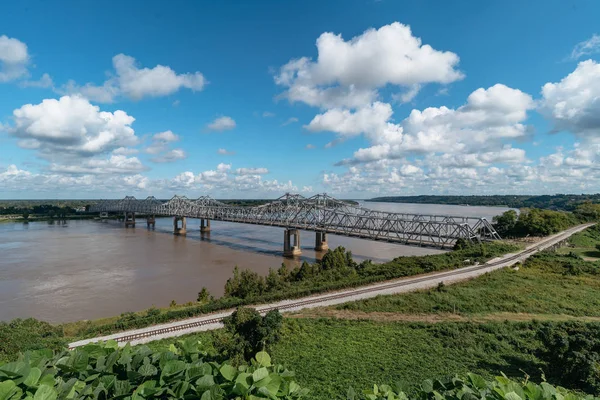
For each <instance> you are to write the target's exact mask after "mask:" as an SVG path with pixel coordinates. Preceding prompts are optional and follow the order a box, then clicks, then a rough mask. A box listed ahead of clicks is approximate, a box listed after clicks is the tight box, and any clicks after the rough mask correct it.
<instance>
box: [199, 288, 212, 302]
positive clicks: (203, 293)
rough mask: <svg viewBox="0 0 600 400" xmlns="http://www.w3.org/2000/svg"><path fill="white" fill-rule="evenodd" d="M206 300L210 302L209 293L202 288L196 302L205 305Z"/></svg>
mask: <svg viewBox="0 0 600 400" xmlns="http://www.w3.org/2000/svg"><path fill="white" fill-rule="evenodd" d="M208 300H210V293H209V292H208V289H207V288H205V287H202V290H200V291H199V292H198V298H197V299H196V301H197V302H199V303H206V302H207V301H208Z"/></svg>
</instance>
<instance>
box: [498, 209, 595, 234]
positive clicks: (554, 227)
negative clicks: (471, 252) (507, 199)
mask: <svg viewBox="0 0 600 400" xmlns="http://www.w3.org/2000/svg"><path fill="white" fill-rule="evenodd" d="M582 222H584V221H582V220H581V219H580V218H578V216H577V214H573V213H567V212H563V211H551V210H541V209H539V208H531V209H528V208H526V209H523V210H521V213H519V214H517V212H516V211H514V210H508V211H506V212H505V213H503V214H502V215H498V216H495V217H494V219H493V225H494V228H495V229H496V231H497V232H498V234H499V235H500V236H502V237H505V238H506V237H525V236H549V235H553V234H555V233H558V232H560V231H563V230H565V229H568V228H570V227H572V226H575V225H577V224H580V223H582Z"/></svg>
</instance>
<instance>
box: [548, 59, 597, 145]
mask: <svg viewBox="0 0 600 400" xmlns="http://www.w3.org/2000/svg"><path fill="white" fill-rule="evenodd" d="M539 110H540V112H541V113H542V114H543V115H544V116H545V117H546V118H548V119H549V120H550V121H551V122H552V123H553V124H554V129H555V130H556V131H562V130H564V131H570V132H572V133H574V134H576V135H577V136H579V137H581V138H584V139H588V140H600V64H598V63H597V62H595V61H592V60H587V61H583V62H580V63H579V65H577V68H576V69H575V70H574V71H573V72H571V73H570V74H569V75H568V76H566V77H565V78H563V79H562V80H561V81H560V82H555V83H552V82H549V83H546V84H545V85H544V86H543V87H542V99H541V100H540V108H539Z"/></svg>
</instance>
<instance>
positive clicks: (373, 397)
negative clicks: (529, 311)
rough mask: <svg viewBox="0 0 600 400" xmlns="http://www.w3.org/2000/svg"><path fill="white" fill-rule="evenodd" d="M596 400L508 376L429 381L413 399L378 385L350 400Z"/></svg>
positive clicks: (350, 396) (353, 394)
mask: <svg viewBox="0 0 600 400" xmlns="http://www.w3.org/2000/svg"><path fill="white" fill-rule="evenodd" d="M584 397H585V398H586V399H590V400H591V399H594V398H595V397H593V396H582V395H578V394H575V393H571V392H569V391H568V390H566V389H564V388H561V387H556V388H555V387H553V386H552V385H550V384H548V383H546V382H542V384H541V385H536V384H535V383H533V382H530V381H529V380H527V379H525V380H520V381H514V380H510V379H508V378H507V377H506V376H504V375H503V376H498V377H496V378H495V379H493V380H489V381H488V380H486V379H485V378H483V377H482V376H480V375H476V374H471V373H469V374H467V375H466V377H464V378H460V377H456V376H455V377H451V378H446V379H441V380H431V379H428V380H425V381H423V383H422V384H421V386H420V388H419V389H418V390H417V391H415V393H414V394H413V395H411V396H409V395H407V394H406V393H405V392H404V391H403V389H402V386H398V385H394V386H389V385H381V386H377V385H374V387H373V390H369V391H366V392H365V393H364V395H357V394H356V392H355V391H354V389H352V390H349V391H348V395H347V398H348V400H354V399H366V400H367V399H368V400H379V399H381V400H407V399H409V398H412V399H431V398H435V399H439V400H442V399H484V400H487V399H490V400H491V399H496V400H517V399H523V400H555V399H565V400H575V399H580V398H584Z"/></svg>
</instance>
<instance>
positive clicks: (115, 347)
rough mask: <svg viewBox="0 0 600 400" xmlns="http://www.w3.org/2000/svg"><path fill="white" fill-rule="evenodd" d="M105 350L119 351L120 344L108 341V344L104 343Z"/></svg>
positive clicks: (111, 340)
mask: <svg viewBox="0 0 600 400" xmlns="http://www.w3.org/2000/svg"><path fill="white" fill-rule="evenodd" d="M104 348H105V349H113V350H118V349H119V343H117V341H116V340H113V339H110V340H107V341H106V343H104Z"/></svg>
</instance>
